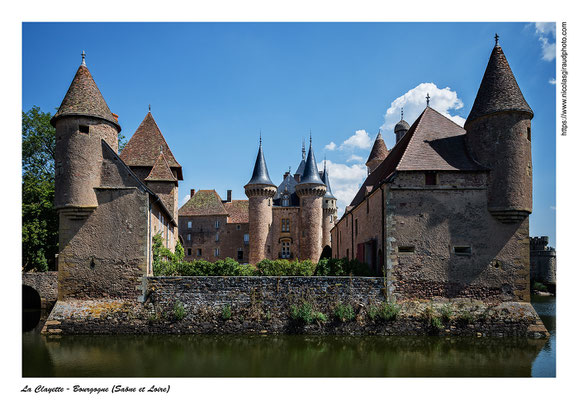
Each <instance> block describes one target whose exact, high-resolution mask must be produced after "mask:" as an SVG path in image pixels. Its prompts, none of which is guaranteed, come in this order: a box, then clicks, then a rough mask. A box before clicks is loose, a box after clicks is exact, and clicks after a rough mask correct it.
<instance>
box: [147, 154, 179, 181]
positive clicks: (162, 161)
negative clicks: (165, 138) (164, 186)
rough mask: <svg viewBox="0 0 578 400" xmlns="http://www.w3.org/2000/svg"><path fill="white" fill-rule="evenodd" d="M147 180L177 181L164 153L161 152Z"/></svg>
mask: <svg viewBox="0 0 578 400" xmlns="http://www.w3.org/2000/svg"><path fill="white" fill-rule="evenodd" d="M145 181H159V182H177V178H175V175H174V174H173V172H172V171H171V168H170V167H169V163H168V162H167V159H166V158H165V155H164V153H160V154H159V156H158V158H157V161H156V162H155V165H154V166H153V168H152V169H151V172H150V173H149V175H148V176H147V177H146V178H145Z"/></svg>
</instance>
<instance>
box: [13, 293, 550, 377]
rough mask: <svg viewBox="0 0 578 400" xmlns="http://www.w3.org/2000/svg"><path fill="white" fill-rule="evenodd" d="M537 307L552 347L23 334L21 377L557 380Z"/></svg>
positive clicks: (457, 341) (540, 304)
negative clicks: (503, 378) (413, 377)
mask: <svg viewBox="0 0 578 400" xmlns="http://www.w3.org/2000/svg"><path fill="white" fill-rule="evenodd" d="M534 300H535V307H536V310H537V311H538V312H539V313H541V314H542V315H543V320H544V323H545V324H546V326H547V328H548V329H549V330H550V331H551V333H552V336H551V338H550V339H549V340H531V339H516V338H503V339H498V338H495V339H490V338H438V337H373V336H372V337H367V336H365V337H359V336H358V337H351V336H348V337H344V336H337V337H336V336H298V335H282V336H272V335H270V336H208V335H181V336H176V335H156V336H153V335H150V336H65V337H62V338H60V339H52V338H46V337H43V336H40V335H39V334H38V333H37V332H28V333H24V334H23V376H25V377H44V376H59V377H73V376H77V377H81V376H82V377H217V376H219V377H245V376H258V377H259V376H261V377H285V376H293V377H330V376H332V377H354V376H375V377H380V376H381V377H394V376H396V377H412V376H415V377H420V376H437V377H445V376H555V358H556V354H555V343H556V339H555V318H556V317H555V305H556V302H555V301H556V300H555V298H554V297H550V298H539V299H533V301H534Z"/></svg>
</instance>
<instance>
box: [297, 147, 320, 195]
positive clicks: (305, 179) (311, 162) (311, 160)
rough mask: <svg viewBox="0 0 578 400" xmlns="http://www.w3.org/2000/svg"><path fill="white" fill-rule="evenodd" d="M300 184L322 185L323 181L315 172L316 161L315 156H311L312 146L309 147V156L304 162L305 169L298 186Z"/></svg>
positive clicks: (317, 172)
mask: <svg viewBox="0 0 578 400" xmlns="http://www.w3.org/2000/svg"><path fill="white" fill-rule="evenodd" d="M302 183H316V184H320V185H323V184H324V183H323V181H322V180H321V177H320V176H319V171H318V170H317V161H315V154H313V146H312V145H311V144H310V145H309V154H307V161H305V168H304V171H303V175H302V176H301V180H300V181H299V184H302Z"/></svg>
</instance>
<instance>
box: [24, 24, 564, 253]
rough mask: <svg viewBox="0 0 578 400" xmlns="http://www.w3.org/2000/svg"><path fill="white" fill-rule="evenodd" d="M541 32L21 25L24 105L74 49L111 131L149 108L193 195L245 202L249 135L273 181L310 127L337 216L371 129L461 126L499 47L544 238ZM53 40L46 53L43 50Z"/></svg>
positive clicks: (61, 72)
mask: <svg viewBox="0 0 578 400" xmlns="http://www.w3.org/2000/svg"><path fill="white" fill-rule="evenodd" d="M552 28H553V24H544V23H542V24H534V23H24V24H23V25H22V103H23V104H22V108H23V110H28V109H29V108H30V107H32V106H33V105H38V106H40V107H41V108H42V109H43V110H44V111H50V112H55V109H56V108H57V107H58V106H59V104H60V102H61V101H62V98H63V97H64V94H65V93H66V90H67V89H68V86H69V84H70V82H71V80H72V78H73V76H74V73H75V72H76V69H77V68H78V65H79V64H80V61H81V58H80V52H81V51H82V50H84V51H85V52H86V54H87V58H86V62H87V65H88V68H89V69H90V71H91V73H92V75H93V77H94V79H95V81H96V83H97V85H98V87H99V88H100V90H101V92H102V94H103V96H104V98H105V100H106V101H107V103H108V105H109V107H110V109H111V111H112V112H114V113H116V114H118V115H119V122H120V124H121V126H122V129H123V130H122V133H123V134H124V135H125V136H127V138H130V136H131V135H132V134H133V133H134V131H135V130H136V128H137V127H138V125H139V124H140V122H141V121H142V119H143V118H144V116H145V115H146V113H147V111H148V105H149V104H151V107H152V113H153V116H154V118H155V120H156V121H157V123H158V125H159V127H160V129H161V131H162V132H163V134H164V136H165V138H166V140H167V142H168V144H169V146H170V147H171V150H172V151H173V153H174V155H175V157H176V158H177V160H178V161H179V163H180V164H181V165H182V166H183V174H184V178H185V179H184V181H182V182H180V186H179V189H180V195H179V198H180V203H181V204H182V202H184V201H185V200H186V197H185V196H186V195H188V193H189V191H190V189H191V188H195V189H215V190H217V191H218V193H219V194H221V196H222V197H224V196H225V193H226V190H227V189H232V190H233V198H236V199H242V198H245V195H244V191H243V186H244V184H245V183H246V182H247V181H248V180H249V178H250V176H251V172H252V171H251V170H252V167H253V164H254V160H255V156H256V153H257V147H258V143H259V131H261V132H262V135H263V146H264V151H265V157H266V160H267V164H268V167H269V172H270V175H271V178H272V179H273V181H274V182H275V183H277V184H278V183H280V182H281V180H282V175H283V172H284V171H286V170H287V169H288V167H289V166H291V168H292V170H293V171H294V170H295V169H296V167H297V165H298V163H299V160H300V154H301V143H302V140H303V139H306V140H307V141H308V137H309V132H310V131H311V132H312V136H313V146H314V150H315V154H316V157H317V161H318V162H319V163H322V160H323V157H324V156H326V157H327V160H328V165H329V168H330V177H331V181H332V182H331V183H332V187H333V189H334V193H335V194H336V195H337V197H338V198H339V200H340V201H339V203H338V205H339V207H340V214H341V213H342V212H343V210H344V207H345V205H346V204H348V203H349V201H350V200H351V198H352V197H353V195H354V194H355V192H356V190H357V187H358V186H359V185H360V184H361V183H362V181H363V179H364V178H365V174H366V172H365V165H364V163H365V160H366V158H367V156H368V154H369V151H370V146H371V144H372V142H373V139H374V138H375V136H376V134H377V132H378V130H379V129H380V128H381V129H383V134H384V138H385V141H386V144H387V146H388V148H391V147H392V146H393V144H394V142H395V141H394V135H393V131H392V128H393V125H394V124H395V122H397V120H398V119H399V109H400V107H401V106H402V105H403V106H404V110H405V119H406V120H407V121H408V122H409V123H410V124H411V123H412V122H413V120H414V119H415V118H416V117H417V115H418V114H419V113H420V112H421V111H422V110H423V108H424V107H425V93H426V92H429V93H430V95H431V97H432V99H431V105H432V107H433V108H435V109H437V110H438V111H440V112H442V113H444V114H446V115H447V116H449V117H451V118H452V119H453V120H455V121H456V122H458V123H459V122H460V121H463V120H464V119H465V118H467V115H468V113H469V110H470V108H471V105H472V103H473V101H474V98H475V95H476V93H477V89H478V86H479V84H480V81H481V79H482V75H483V72H484V70H485V67H486V64H487V61H488V57H489V55H490V52H491V50H492V47H493V45H494V39H493V36H494V34H495V33H496V32H497V33H498V34H499V35H500V44H501V45H502V48H503V49H504V52H505V54H506V57H507V58H508V61H509V63H510V66H511V67H512V70H513V72H514V75H515V76H516V79H517V81H518V84H519V86H520V88H521V89H522V92H523V94H524V96H525V98H526V100H527V102H528V103H529V104H530V106H531V107H532V109H533V110H534V114H535V116H534V119H533V120H532V140H533V142H532V151H533V167H534V169H533V172H534V212H533V214H532V215H531V219H530V233H531V235H540V236H541V235H547V236H550V242H551V244H552V245H555V244H556V232H555V213H556V210H555V205H556V197H555V196H556V194H555V189H556V188H555V174H556V171H555V165H556V164H555V96H556V92H555V91H556V87H555V85H554V84H553V83H554V78H555V76H556V71H555V68H556V60H555V58H554V56H555V54H554V45H553V43H554V41H555V38H554V34H555V33H554V32H555V30H553V29H552ZM47 43H50V44H51V45H49V46H47V45H46V44H47Z"/></svg>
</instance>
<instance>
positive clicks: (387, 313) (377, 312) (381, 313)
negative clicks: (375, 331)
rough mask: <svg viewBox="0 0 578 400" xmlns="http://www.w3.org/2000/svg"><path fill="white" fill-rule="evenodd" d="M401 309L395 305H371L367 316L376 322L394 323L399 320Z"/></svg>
mask: <svg viewBox="0 0 578 400" xmlns="http://www.w3.org/2000/svg"><path fill="white" fill-rule="evenodd" d="M400 310H401V307H400V306H399V305H397V304H395V303H387V302H386V303H382V304H380V305H374V304H371V305H370V306H369V307H368V308H367V316H368V317H369V319H371V320H372V321H376V320H379V319H381V320H384V321H393V320H394V319H396V318H397V315H398V314H399V312H400Z"/></svg>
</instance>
